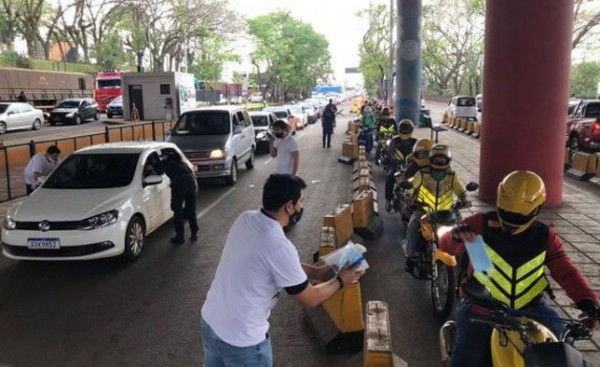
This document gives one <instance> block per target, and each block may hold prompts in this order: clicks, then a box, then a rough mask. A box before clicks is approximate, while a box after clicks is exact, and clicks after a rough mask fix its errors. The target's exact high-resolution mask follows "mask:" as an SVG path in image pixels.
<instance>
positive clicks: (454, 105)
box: [446, 96, 477, 121]
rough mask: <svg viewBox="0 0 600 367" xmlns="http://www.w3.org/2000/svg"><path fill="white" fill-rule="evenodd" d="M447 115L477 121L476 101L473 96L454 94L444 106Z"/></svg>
mask: <svg viewBox="0 0 600 367" xmlns="http://www.w3.org/2000/svg"><path fill="white" fill-rule="evenodd" d="M446 114H447V116H448V117H451V116H456V117H461V118H464V119H467V120H473V121H477V102H476V100H475V97H473V96H455V97H453V98H452V99H451V100H450V102H449V103H448V108H446Z"/></svg>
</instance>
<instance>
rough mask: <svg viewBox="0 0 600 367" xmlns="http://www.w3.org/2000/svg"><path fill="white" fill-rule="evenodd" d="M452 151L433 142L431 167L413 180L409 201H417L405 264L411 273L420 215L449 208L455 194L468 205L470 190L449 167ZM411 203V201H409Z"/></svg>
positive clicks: (411, 221)
mask: <svg viewBox="0 0 600 367" xmlns="http://www.w3.org/2000/svg"><path fill="white" fill-rule="evenodd" d="M451 161H452V154H451V152H450V148H449V147H448V146H447V145H443V144H437V145H434V146H433V147H432V148H431V150H430V151H429V167H426V168H423V169H422V170H420V171H419V172H417V173H416V174H415V176H414V177H413V178H412V179H411V180H410V182H411V183H412V187H413V190H408V191H407V193H406V195H407V196H408V197H409V198H410V199H409V201H412V200H415V201H416V208H415V210H414V211H413V213H412V214H411V216H410V220H409V222H408V227H407V229H406V240H407V248H406V255H407V257H406V266H405V270H406V271H407V272H409V273H412V271H413V268H414V265H415V258H414V256H415V254H416V250H417V245H418V243H419V223H420V219H421V217H422V216H423V215H424V214H425V213H428V212H430V211H439V210H450V209H451V208H452V204H453V199H454V196H456V197H457V198H458V201H459V202H461V203H462V205H463V206H465V207H469V206H470V205H471V203H470V202H469V201H468V200H467V195H466V194H467V190H466V188H465V185H464V183H463V181H462V180H461V179H460V177H459V176H458V174H457V173H456V172H454V170H452V169H451V168H450V162H451ZM407 204H410V203H407Z"/></svg>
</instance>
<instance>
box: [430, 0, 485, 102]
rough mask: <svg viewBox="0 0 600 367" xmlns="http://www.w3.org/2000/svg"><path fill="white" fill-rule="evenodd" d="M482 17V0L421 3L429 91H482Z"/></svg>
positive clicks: (448, 0)
mask: <svg viewBox="0 0 600 367" xmlns="http://www.w3.org/2000/svg"><path fill="white" fill-rule="evenodd" d="M484 17H485V3H484V1H483V0H452V1H450V0H435V1H434V3H433V4H431V5H428V6H425V7H423V28H422V41H423V74H424V77H425V80H427V83H428V89H429V90H430V91H432V92H435V93H441V94H450V95H456V94H460V93H468V94H477V93H478V92H480V91H481V86H482V74H483V52H484V50H483V27H484ZM440 19H444V21H443V22H440V21H439V20H440ZM464 19H469V22H464V21H463V20H464Z"/></svg>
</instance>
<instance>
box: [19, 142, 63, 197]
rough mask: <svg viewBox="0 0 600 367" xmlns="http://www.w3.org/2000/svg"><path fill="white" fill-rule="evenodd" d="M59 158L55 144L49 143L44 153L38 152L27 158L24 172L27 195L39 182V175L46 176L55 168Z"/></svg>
mask: <svg viewBox="0 0 600 367" xmlns="http://www.w3.org/2000/svg"><path fill="white" fill-rule="evenodd" d="M59 158H60V149H58V147H57V146H56V145H51V146H50V147H48V149H47V150H46V153H38V154H36V155H34V156H33V157H32V158H31V159H30V160H29V163H27V166H26V167H25V172H24V175H25V188H26V190H27V195H31V193H32V192H33V190H35V189H36V188H37V187H38V186H39V185H40V184H41V183H40V182H39V181H38V179H39V178H40V177H43V176H48V175H49V174H50V172H52V170H54V168H56V166H57V165H58V159H59Z"/></svg>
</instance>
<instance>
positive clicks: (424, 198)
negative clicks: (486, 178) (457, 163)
mask: <svg viewBox="0 0 600 367" xmlns="http://www.w3.org/2000/svg"><path fill="white" fill-rule="evenodd" d="M432 173H433V171H432V169H431V168H430V167H426V168H423V169H421V170H420V171H419V172H417V173H416V174H415V176H414V177H413V178H412V179H411V180H410V182H411V184H412V187H413V190H409V191H408V192H407V193H406V194H407V196H412V195H415V196H416V202H417V204H420V205H421V206H422V207H423V210H424V211H425V212H426V213H428V212H430V211H432V210H433V211H439V210H450V209H451V208H452V203H453V199H454V195H456V196H457V197H459V198H460V200H464V199H465V195H466V193H467V189H466V188H465V184H464V183H463V182H462V180H461V179H460V177H458V175H457V174H456V172H454V171H453V170H452V169H447V170H446V171H445V175H444V178H442V179H441V180H439V181H438V180H436V179H434V178H433V176H432Z"/></svg>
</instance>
